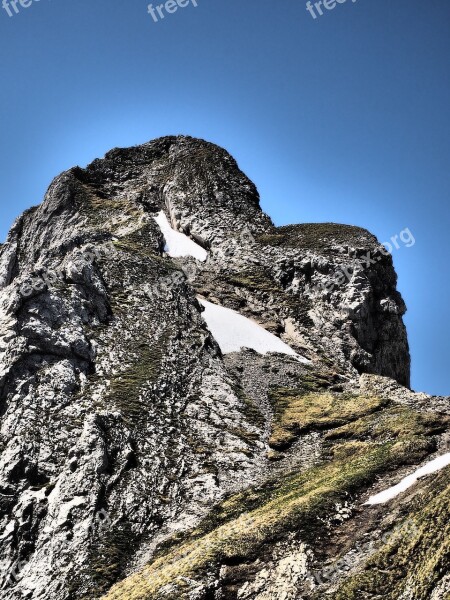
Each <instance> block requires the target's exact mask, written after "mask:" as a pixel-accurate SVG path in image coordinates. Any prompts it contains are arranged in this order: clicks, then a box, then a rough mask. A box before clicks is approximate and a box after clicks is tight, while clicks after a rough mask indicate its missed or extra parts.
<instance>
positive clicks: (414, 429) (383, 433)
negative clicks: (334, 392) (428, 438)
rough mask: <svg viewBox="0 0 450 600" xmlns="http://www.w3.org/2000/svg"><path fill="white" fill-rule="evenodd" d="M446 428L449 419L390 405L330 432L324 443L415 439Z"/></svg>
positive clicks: (449, 423) (432, 413)
mask: <svg viewBox="0 0 450 600" xmlns="http://www.w3.org/2000/svg"><path fill="white" fill-rule="evenodd" d="M449 426H450V417H448V416H445V415H439V414H437V413H434V412H418V411H417V410H413V409H412V408H409V407H408V406H399V405H394V406H391V407H389V408H387V409H386V410H383V411H381V412H378V413H375V414H371V415H366V416H364V417H362V418H361V419H357V420H356V421H353V422H351V423H348V424H346V425H344V426H343V427H339V428H338V429H335V430H334V431H330V432H329V433H327V435H326V436H325V437H326V439H329V440H334V439H339V438H353V439H360V440H362V439H368V438H372V439H375V438H376V439H378V440H390V439H396V438H398V437H399V436H401V437H403V438H407V437H412V436H417V435H434V434H438V433H443V432H444V431H446V430H447V429H448V427H449Z"/></svg>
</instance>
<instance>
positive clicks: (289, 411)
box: [269, 380, 386, 450]
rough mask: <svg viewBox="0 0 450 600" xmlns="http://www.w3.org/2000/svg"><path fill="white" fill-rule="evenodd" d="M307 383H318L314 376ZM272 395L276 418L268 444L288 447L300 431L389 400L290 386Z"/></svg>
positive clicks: (334, 424)
mask: <svg viewBox="0 0 450 600" xmlns="http://www.w3.org/2000/svg"><path fill="white" fill-rule="evenodd" d="M305 383H307V385H309V386H310V387H312V388H314V387H315V385H316V383H315V382H314V380H313V381H307V382H305ZM270 399H271V402H272V404H273V407H274V421H273V424H272V433H271V436H270V440H269V445H270V446H272V447H273V448H275V449H277V450H282V449H285V448H287V447H289V445H290V444H292V443H293V442H294V441H295V440H296V439H297V437H298V436H299V435H300V434H301V433H305V432H307V431H311V430H323V429H329V428H332V427H339V426H340V425H344V424H346V423H348V422H349V421H354V420H356V419H358V418H359V417H361V416H363V415H367V414H368V413H372V412H374V411H376V410H378V409H380V408H382V407H383V406H384V405H385V404H386V401H385V400H381V399H380V398H376V397H367V396H357V395H352V394H338V393H332V392H321V393H320V392H304V391H303V390H292V389H289V388H279V389H276V390H273V391H272V392H271V393H270Z"/></svg>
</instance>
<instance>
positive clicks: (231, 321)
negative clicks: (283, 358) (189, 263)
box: [198, 298, 310, 363]
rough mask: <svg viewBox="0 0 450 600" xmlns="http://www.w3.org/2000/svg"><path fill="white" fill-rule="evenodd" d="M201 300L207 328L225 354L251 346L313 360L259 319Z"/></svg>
mask: <svg viewBox="0 0 450 600" xmlns="http://www.w3.org/2000/svg"><path fill="white" fill-rule="evenodd" d="M198 300H199V302H200V304H201V305H202V306H204V307H205V310H204V312H203V313H202V316H203V318H204V319H205V321H206V324H207V325H208V329H209V330H210V331H211V333H212V334H213V336H214V337H215V339H216V341H217V343H218V344H219V346H220V349H221V350H222V352H223V353H224V354H228V353H230V352H239V351H240V350H241V348H252V349H253V350H256V352H258V353H259V354H266V353H267V352H279V353H280V354H288V355H289V356H293V357H295V358H296V359H297V360H299V361H300V362H303V363H309V362H310V361H309V360H307V359H306V358H304V357H303V356H300V355H299V354H297V353H296V352H295V351H294V350H293V349H292V348H291V347H290V346H288V345H287V344H285V343H284V342H283V341H282V340H280V338H278V337H277V336H276V335H273V333H270V332H269V331H266V330H265V329H264V328H263V327H261V326H260V325H258V323H255V322H254V321H252V320H250V319H247V317H243V316H242V315H240V314H239V313H237V312H236V311H234V310H231V309H230V308H225V307H223V306H218V305H217V304H212V303H211V302H207V301H206V300H202V299H200V298H199V299H198Z"/></svg>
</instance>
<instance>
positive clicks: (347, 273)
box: [319, 227, 416, 292]
mask: <svg viewBox="0 0 450 600" xmlns="http://www.w3.org/2000/svg"><path fill="white" fill-rule="evenodd" d="M399 240H400V241H401V242H402V244H403V246H405V247H406V248H411V247H412V246H414V245H415V243H416V238H415V237H414V235H413V234H412V232H411V230H410V229H409V227H406V228H405V229H403V230H402V231H401V232H400V234H397V235H393V236H392V237H391V239H390V241H389V242H383V243H382V244H381V246H379V248H378V250H377V252H375V253H372V252H371V251H370V250H369V251H367V253H366V255H365V256H363V257H361V259H360V260H359V263H360V266H361V267H362V268H363V269H367V268H369V267H371V266H372V265H376V264H377V263H379V262H380V261H381V260H382V258H383V256H390V255H392V253H393V251H394V248H395V250H399V249H400V248H401V245H400V243H399ZM353 273H354V267H353V266H349V267H341V268H340V269H339V270H338V271H337V272H336V273H335V274H334V275H333V277H332V278H331V279H330V280H329V281H327V282H322V283H320V284H319V287H320V288H321V289H322V290H324V291H326V292H331V291H333V289H335V288H336V287H339V286H340V285H342V284H343V283H344V282H345V281H346V280H347V281H351V279H352V277H353Z"/></svg>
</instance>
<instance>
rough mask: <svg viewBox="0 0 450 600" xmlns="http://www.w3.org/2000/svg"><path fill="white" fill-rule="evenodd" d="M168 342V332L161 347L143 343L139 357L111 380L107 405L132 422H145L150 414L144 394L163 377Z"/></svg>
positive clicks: (162, 337) (163, 335)
mask: <svg viewBox="0 0 450 600" xmlns="http://www.w3.org/2000/svg"><path fill="white" fill-rule="evenodd" d="M168 339H169V333H168V331H166V332H164V333H163V334H162V335H161V337H160V338H159V340H158V344H157V345H154V346H150V344H149V343H141V344H139V345H138V346H137V347H136V350H137V353H138V356H137V357H136V359H135V360H134V361H133V363H132V364H131V365H130V366H128V367H127V368H126V369H125V370H124V371H123V372H122V373H120V374H118V375H115V376H114V377H113V379H112V380H111V385H110V389H109V391H108V393H107V395H106V398H105V402H106V403H107V404H112V405H113V406H114V407H115V408H116V409H117V410H119V411H120V412H121V413H122V415H123V417H124V420H125V421H127V422H128V423H133V422H135V421H136V420H142V418H143V417H144V416H145V415H146V413H147V406H146V404H145V403H143V401H141V399H140V398H141V394H142V391H143V390H144V389H145V388H146V387H148V386H149V384H151V383H152V382H154V381H155V380H156V379H157V377H158V375H159V372H160V369H161V362H162V358H163V356H164V349H165V347H166V345H167V342H168Z"/></svg>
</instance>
